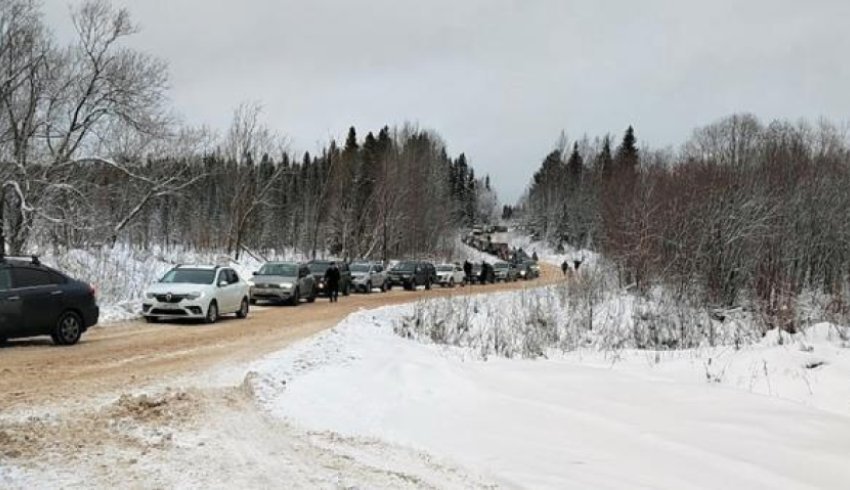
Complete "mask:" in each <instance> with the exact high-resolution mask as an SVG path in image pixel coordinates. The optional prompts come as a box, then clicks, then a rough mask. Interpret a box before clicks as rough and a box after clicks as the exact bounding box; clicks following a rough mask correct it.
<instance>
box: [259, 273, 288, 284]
mask: <svg viewBox="0 0 850 490" xmlns="http://www.w3.org/2000/svg"><path fill="white" fill-rule="evenodd" d="M296 280H297V279H296V278H295V276H265V275H263V276H261V275H256V276H254V277H253V278H252V279H251V281H253V282H254V284H280V283H282V282H295V281H296Z"/></svg>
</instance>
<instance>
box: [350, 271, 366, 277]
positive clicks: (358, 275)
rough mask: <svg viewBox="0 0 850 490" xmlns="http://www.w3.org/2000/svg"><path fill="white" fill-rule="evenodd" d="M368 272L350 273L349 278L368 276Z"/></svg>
mask: <svg viewBox="0 0 850 490" xmlns="http://www.w3.org/2000/svg"><path fill="white" fill-rule="evenodd" d="M368 275H369V273H368V272H352V273H351V277H366V276H368Z"/></svg>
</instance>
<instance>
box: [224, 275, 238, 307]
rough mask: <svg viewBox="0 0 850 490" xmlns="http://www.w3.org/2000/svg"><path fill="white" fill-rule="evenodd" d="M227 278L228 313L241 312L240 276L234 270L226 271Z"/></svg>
mask: <svg viewBox="0 0 850 490" xmlns="http://www.w3.org/2000/svg"><path fill="white" fill-rule="evenodd" d="M225 274H226V277H227V283H228V284H227V288H226V289H227V298H228V304H229V307H228V309H227V311H228V312H230V313H232V312H234V311H239V307H240V306H242V288H241V287H239V275H238V274H236V271H235V270H233V269H225Z"/></svg>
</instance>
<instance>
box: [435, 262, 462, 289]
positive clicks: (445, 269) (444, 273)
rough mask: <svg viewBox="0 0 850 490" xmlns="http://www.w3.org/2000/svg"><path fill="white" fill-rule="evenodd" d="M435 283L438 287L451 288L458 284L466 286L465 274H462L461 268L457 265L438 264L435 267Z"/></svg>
mask: <svg viewBox="0 0 850 490" xmlns="http://www.w3.org/2000/svg"><path fill="white" fill-rule="evenodd" d="M437 281H439V283H440V286H442V287H450V288H453V287H455V286H456V285H458V284H460V285H461V286H465V285H466V274H464V273H463V267H461V266H459V265H457V264H440V265H438V266H437Z"/></svg>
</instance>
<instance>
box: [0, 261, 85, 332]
mask: <svg viewBox="0 0 850 490" xmlns="http://www.w3.org/2000/svg"><path fill="white" fill-rule="evenodd" d="M99 315H100V309H99V308H98V306H97V302H96V301H95V296H94V288H92V287H91V286H90V285H88V284H86V283H84V282H82V281H77V280H76V279H72V278H70V277H68V276H66V275H65V274H62V273H61V272H58V271H56V270H54V269H51V268H50V267H47V266H44V265H42V264H41V263H40V262H39V260H38V258H37V257H32V258H30V259H27V260H22V259H17V258H11V257H0V343H2V342H5V341H6V340H8V339H12V338H20V337H34V336H38V335H50V336H51V337H52V338H53V342H54V343H55V344H57V345H73V344H76V343H77V342H79V340H80V337H81V336H82V335H83V333H84V332H85V331H86V330H87V329H88V328H89V327H91V326H94V325H96V324H97V319H98V316H99Z"/></svg>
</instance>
